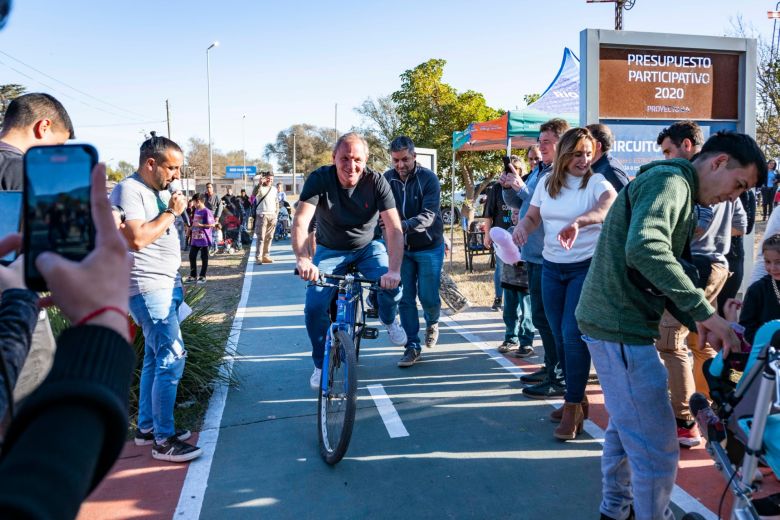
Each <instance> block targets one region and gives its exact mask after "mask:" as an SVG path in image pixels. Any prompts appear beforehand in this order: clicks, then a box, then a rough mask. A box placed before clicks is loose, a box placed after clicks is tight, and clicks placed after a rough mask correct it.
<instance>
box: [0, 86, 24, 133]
mask: <svg viewBox="0 0 780 520" xmlns="http://www.w3.org/2000/svg"><path fill="white" fill-rule="evenodd" d="M26 91H27V88H26V87H25V86H24V85H18V84H16V83H8V84H5V85H0V126H2V125H3V116H4V115H5V111H6V110H7V109H8V105H9V104H10V103H11V101H13V99H14V98H17V97H19V96H21V95H22V94H24V93H25V92H26Z"/></svg>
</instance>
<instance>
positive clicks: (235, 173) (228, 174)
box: [225, 166, 257, 179]
mask: <svg viewBox="0 0 780 520" xmlns="http://www.w3.org/2000/svg"><path fill="white" fill-rule="evenodd" d="M244 174H246V176H247V177H254V176H255V175H257V166H225V178H226V179H241V178H243V176H244Z"/></svg>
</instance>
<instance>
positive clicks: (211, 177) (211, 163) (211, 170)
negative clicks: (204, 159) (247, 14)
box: [206, 41, 219, 184]
mask: <svg viewBox="0 0 780 520" xmlns="http://www.w3.org/2000/svg"><path fill="white" fill-rule="evenodd" d="M218 46H219V42H217V41H215V42H214V43H212V44H211V45H209V46H208V47H207V48H206V100H207V101H206V102H207V104H208V110H209V182H211V184H214V157H213V155H212V153H211V73H210V71H209V51H210V50H211V49H213V48H214V47H218Z"/></svg>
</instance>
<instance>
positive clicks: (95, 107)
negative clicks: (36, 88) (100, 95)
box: [0, 51, 134, 119]
mask: <svg viewBox="0 0 780 520" xmlns="http://www.w3.org/2000/svg"><path fill="white" fill-rule="evenodd" d="M0 52H2V51H0ZM0 65H5V66H6V67H8V68H9V69H11V70H12V71H14V72H16V73H17V74H19V75H21V76H24V77H25V78H27V79H29V80H31V81H34V82H35V83H38V84H39V85H42V86H43V87H45V88H47V89H49V90H51V91H53V92H56V93H58V94H59V95H61V96H64V97H66V98H68V99H72V100H73V101H76V102H78V103H81V104H82V105H84V106H87V107H90V108H92V109H94V110H98V111H100V112H105V113H106V114H110V115H112V116H116V117H121V118H123V119H134V118H130V117H128V116H126V115H124V114H117V113H116V112H112V111H110V110H106V109H104V108H100V107H97V106H95V105H92V104H90V103H87V102H86V101H84V100H82V99H79V98H77V97H75V96H72V95H70V94H67V93H65V92H62V90H60V89H58V88H56V87H52V86H51V85H48V84H46V83H44V82H43V81H41V80H39V79H37V78H34V77H32V76H30V75H29V74H27V73H26V72H22V71H21V70H19V69H17V68H15V67H13V66H11V65H9V64H7V63H5V62H4V61H2V60H0Z"/></svg>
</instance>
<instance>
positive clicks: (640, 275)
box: [293, 119, 780, 520]
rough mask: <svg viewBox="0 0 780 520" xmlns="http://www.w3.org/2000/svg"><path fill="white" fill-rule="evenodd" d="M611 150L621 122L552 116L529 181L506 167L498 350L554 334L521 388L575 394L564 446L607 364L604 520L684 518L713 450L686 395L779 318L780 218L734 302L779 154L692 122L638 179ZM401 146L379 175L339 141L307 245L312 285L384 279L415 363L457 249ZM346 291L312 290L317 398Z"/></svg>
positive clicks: (498, 204) (358, 148)
mask: <svg viewBox="0 0 780 520" xmlns="http://www.w3.org/2000/svg"><path fill="white" fill-rule="evenodd" d="M613 144H614V136H613V134H612V132H611V130H610V128H609V127H607V126H606V125H603V124H593V125H589V126H587V127H583V128H569V125H568V123H567V122H566V121H565V120H562V119H552V120H550V121H548V122H546V123H544V124H543V125H541V128H540V134H539V139H538V144H537V145H534V146H532V147H530V148H529V149H527V150H526V151H525V152H526V154H525V155H526V159H527V161H528V163H530V166H531V167H530V171H528V173H525V172H526V167H525V162H524V160H523V159H522V158H521V157H518V156H512V157H508V158H506V162H505V167H504V171H503V173H502V174H501V175H500V177H499V179H498V181H497V183H496V184H495V185H494V186H492V187H491V188H489V191H488V196H487V202H486V207H485V212H484V217H485V221H486V223H487V225H486V229H485V231H486V232H485V244H484V245H485V247H491V246H493V247H494V248H495V251H496V252H497V256H498V258H497V259H496V269H495V273H494V284H493V286H494V291H495V297H494V302H493V308H494V309H496V310H502V311H503V320H504V325H505V335H504V341H503V342H502V343H501V344H500V345H499V346H498V350H499V352H502V353H505V354H507V355H513V356H516V357H526V356H529V355H531V354H533V353H534V347H533V339H534V336H535V333H536V332H538V333H539V336H540V337H541V343H542V346H543V348H544V366H543V367H542V368H541V369H540V370H538V371H536V372H533V373H530V374H527V375H524V376H522V377H521V381H522V382H523V383H524V385H525V386H524V388H523V395H525V396H527V397H529V398H535V399H546V398H563V401H564V404H563V406H562V407H560V408H558V409H556V410H554V411H553V412H552V413H551V414H550V421H551V422H553V423H555V424H556V425H557V426H556V427H555V429H554V431H553V432H552V434H553V436H554V437H556V438H558V439H562V440H572V439H575V438H576V437H577V435H578V434H579V433H580V432H581V431H582V428H583V423H584V420H585V419H587V417H588V408H589V407H588V399H587V395H586V385H587V384H588V381H589V374H590V368H591V365H593V366H594V367H595V369H596V374H597V376H598V379H599V382H600V384H601V387H602V390H603V392H604V397H605V402H606V408H607V411H608V412H609V417H610V418H609V425H608V427H607V431H606V434H605V444H604V454H603V456H602V470H603V498H602V503H601V507H600V509H601V514H602V518H606V519H609V518H614V519H620V520H623V519H626V518H643V519H659V518H667V519H668V518H673V515H672V512H671V509H670V496H671V491H672V487H673V485H674V480H675V476H676V472H677V462H678V459H679V448H680V446H683V447H690V446H695V445H697V444H699V443H701V436H700V433H699V432H698V430H697V428H696V426H695V424H694V420H693V417H692V415H691V412H690V410H689V409H688V404H687V403H688V400H689V398H690V397H691V395H692V394H693V393H694V391H697V392H701V393H704V394H705V395H708V388H707V382H706V380H705V378H704V375H703V367H704V365H705V362H706V361H707V360H710V359H712V358H713V357H714V356H715V355H716V353H717V351H719V350H724V352H725V353H726V354H728V353H729V352H734V351H739V350H740V349H741V345H742V344H741V343H740V340H739V337H741V335H742V334H743V332H745V333H746V336H744V337H746V338H750V337H752V336H751V334H755V330H756V328H757V327H758V326H759V325H760V324H762V323H764V322H765V321H767V320H770V319H779V318H780V303H778V302H780V290H779V289H778V286H777V282H778V281H780V245H778V244H780V234H778V232H779V231H780V229H779V228H780V217H777V218H776V215H778V213H774V214H772V216H771V217H770V221H769V223H768V226H767V230H766V233H765V237H766V240H765V241H764V242H763V245H762V248H761V251H762V254H761V256H760V257H759V260H758V263H759V266H758V267H757V269H756V272H754V273H753V277H754V279H755V280H756V281H755V282H754V283H753V284H752V285H751V286H750V288H749V289H748V291H747V294H746V297H745V300H744V301H737V300H735V296H736V295H737V291H738V290H739V287H740V286H741V283H742V278H743V276H744V261H745V251H744V247H743V246H742V236H743V235H745V234H749V233H750V232H751V231H752V227H753V222H754V219H755V208H756V197H755V193H754V191H753V190H752V188H755V187H757V186H758V187H761V186H765V183H766V182H767V181H766V179H767V172H768V171H770V172H772V171H773V170H774V168H773V164H774V161H770V162H769V163H767V161H766V159H765V157H764V155H763V153H762V152H761V150H760V149H759V147H758V145H757V144H756V142H755V141H754V140H753V139H752V138H751V137H749V136H747V135H744V134H739V133H736V132H725V131H723V132H717V133H715V134H714V135H712V136H710V138H709V139H708V140H706V141H705V140H704V138H703V134H702V130H701V129H700V128H699V126H698V125H697V124H696V123H695V122H692V121H679V122H676V123H674V124H672V125H670V126H669V127H667V128H665V129H664V130H663V131H662V132H661V133H660V134H659V136H658V140H657V144H658V146H659V148H660V150H661V155H662V156H663V157H661V156H659V160H658V161H655V162H651V163H649V164H647V165H644V166H642V167H641V168H640V170H639V173H638V174H637V175H636V177H635V179H633V180H631V179H630V178H629V176H628V175H627V174H626V172H625V169H624V167H623V165H622V164H621V163H620V162H619V161H618V160H616V159H615V158H614V157H613V156H612V155H611V154H610V150H611V149H612V146H613ZM390 153H391V156H392V160H393V168H391V169H390V170H388V171H387V172H385V174H384V175H380V174H378V173H376V172H373V171H371V170H370V169H368V168H367V166H366V162H367V158H368V146H367V144H366V142H365V140H364V139H363V138H362V137H361V136H359V135H357V134H354V133H351V134H346V135H344V136H342V137H341V138H340V139H339V141H338V143H337V144H336V146H335V148H334V151H333V164H332V165H330V166H324V167H322V168H320V169H318V170H317V171H315V172H313V173H312V174H311V175H310V176H309V177H308V178H307V180H306V183H305V184H304V187H303V190H302V192H301V197H300V204H299V207H298V210H297V213H296V217H295V220H294V223H293V251H294V253H295V256H296V266H297V269H298V272H299V274H300V276H301V278H303V279H305V280H309V281H314V280H316V279H317V278H318V277H319V275H320V271H322V272H326V273H336V274H343V273H344V272H346V271H347V269H348V268H349V267H350V266H353V267H355V268H357V270H358V271H359V272H361V273H362V274H363V275H364V276H367V277H369V278H379V279H380V280H381V287H382V290H380V291H379V294H378V297H377V298H376V302H375V304H376V305H377V307H378V311H379V317H380V321H381V322H382V323H383V324H384V325H385V327H386V328H387V331H388V333H389V337H390V340H391V342H392V343H394V344H397V345H399V346H403V347H404V353H403V356H402V357H401V359H400V360H399V361H398V366H400V367H403V368H406V367H410V366H412V365H414V364H415V363H416V362H417V361H419V360H420V359H421V350H422V349H421V344H423V343H424V344H425V345H426V346H427V347H433V346H434V345H435V344H436V341H437V338H438V317H439V312H440V307H441V306H440V299H439V298H438V295H437V292H438V283H437V282H438V280H439V273H440V272H441V269H442V260H443V250H444V249H443V247H444V245H443V243H444V240H443V236H442V231H443V227H442V224H441V218H440V215H439V214H438V207H439V202H440V191H439V183H438V182H437V181H436V178H435V174H434V173H433V172H431V171H430V170H427V169H426V168H424V167H422V166H421V165H419V164H417V163H416V162H415V160H414V159H415V154H414V144H413V143H412V141H411V140H410V139H409V138H407V137H404V136H401V137H398V138H396V139H395V140H393V142H392V143H391V145H390ZM629 181H630V182H629ZM313 222H316V226H314V227H315V228H316V234H314V236H313V231H312V229H313V227H312V223H313ZM507 239H509V246H508V245H507ZM494 242H495V243H494ZM314 243H316V247H314V246H313V244H314ZM437 271H438V272H437ZM332 297H333V289H332V288H323V287H321V286H318V285H310V286H309V287H308V289H307V293H306V305H305V311H304V314H305V320H306V329H307V332H308V334H309V338H310V340H311V344H312V358H313V361H314V367H315V368H314V372H313V373H312V375H311V378H310V384H311V386H312V388H313V389H316V388H319V380H320V377H321V369H322V362H323V359H322V355H323V345H324V342H325V336H326V331H327V328H328V325H329V319H328V314H327V308H328V306H329V302H330V300H331V298H332ZM417 300H419V302H420V304H421V307H422V309H423V318H424V320H425V326H426V334H425V340H424V342H423V341H421V339H420V337H419V327H420V321H419V317H418V314H417ZM740 311H741V315H740ZM399 315H400V320H399V318H398V316H399ZM738 333H739V335H740V336H738ZM748 341H749V340H748ZM691 356H692V358H693V362H692V363H691V361H690V358H691ZM627 395H631V396H632V398H631V399H626V396H627Z"/></svg>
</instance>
